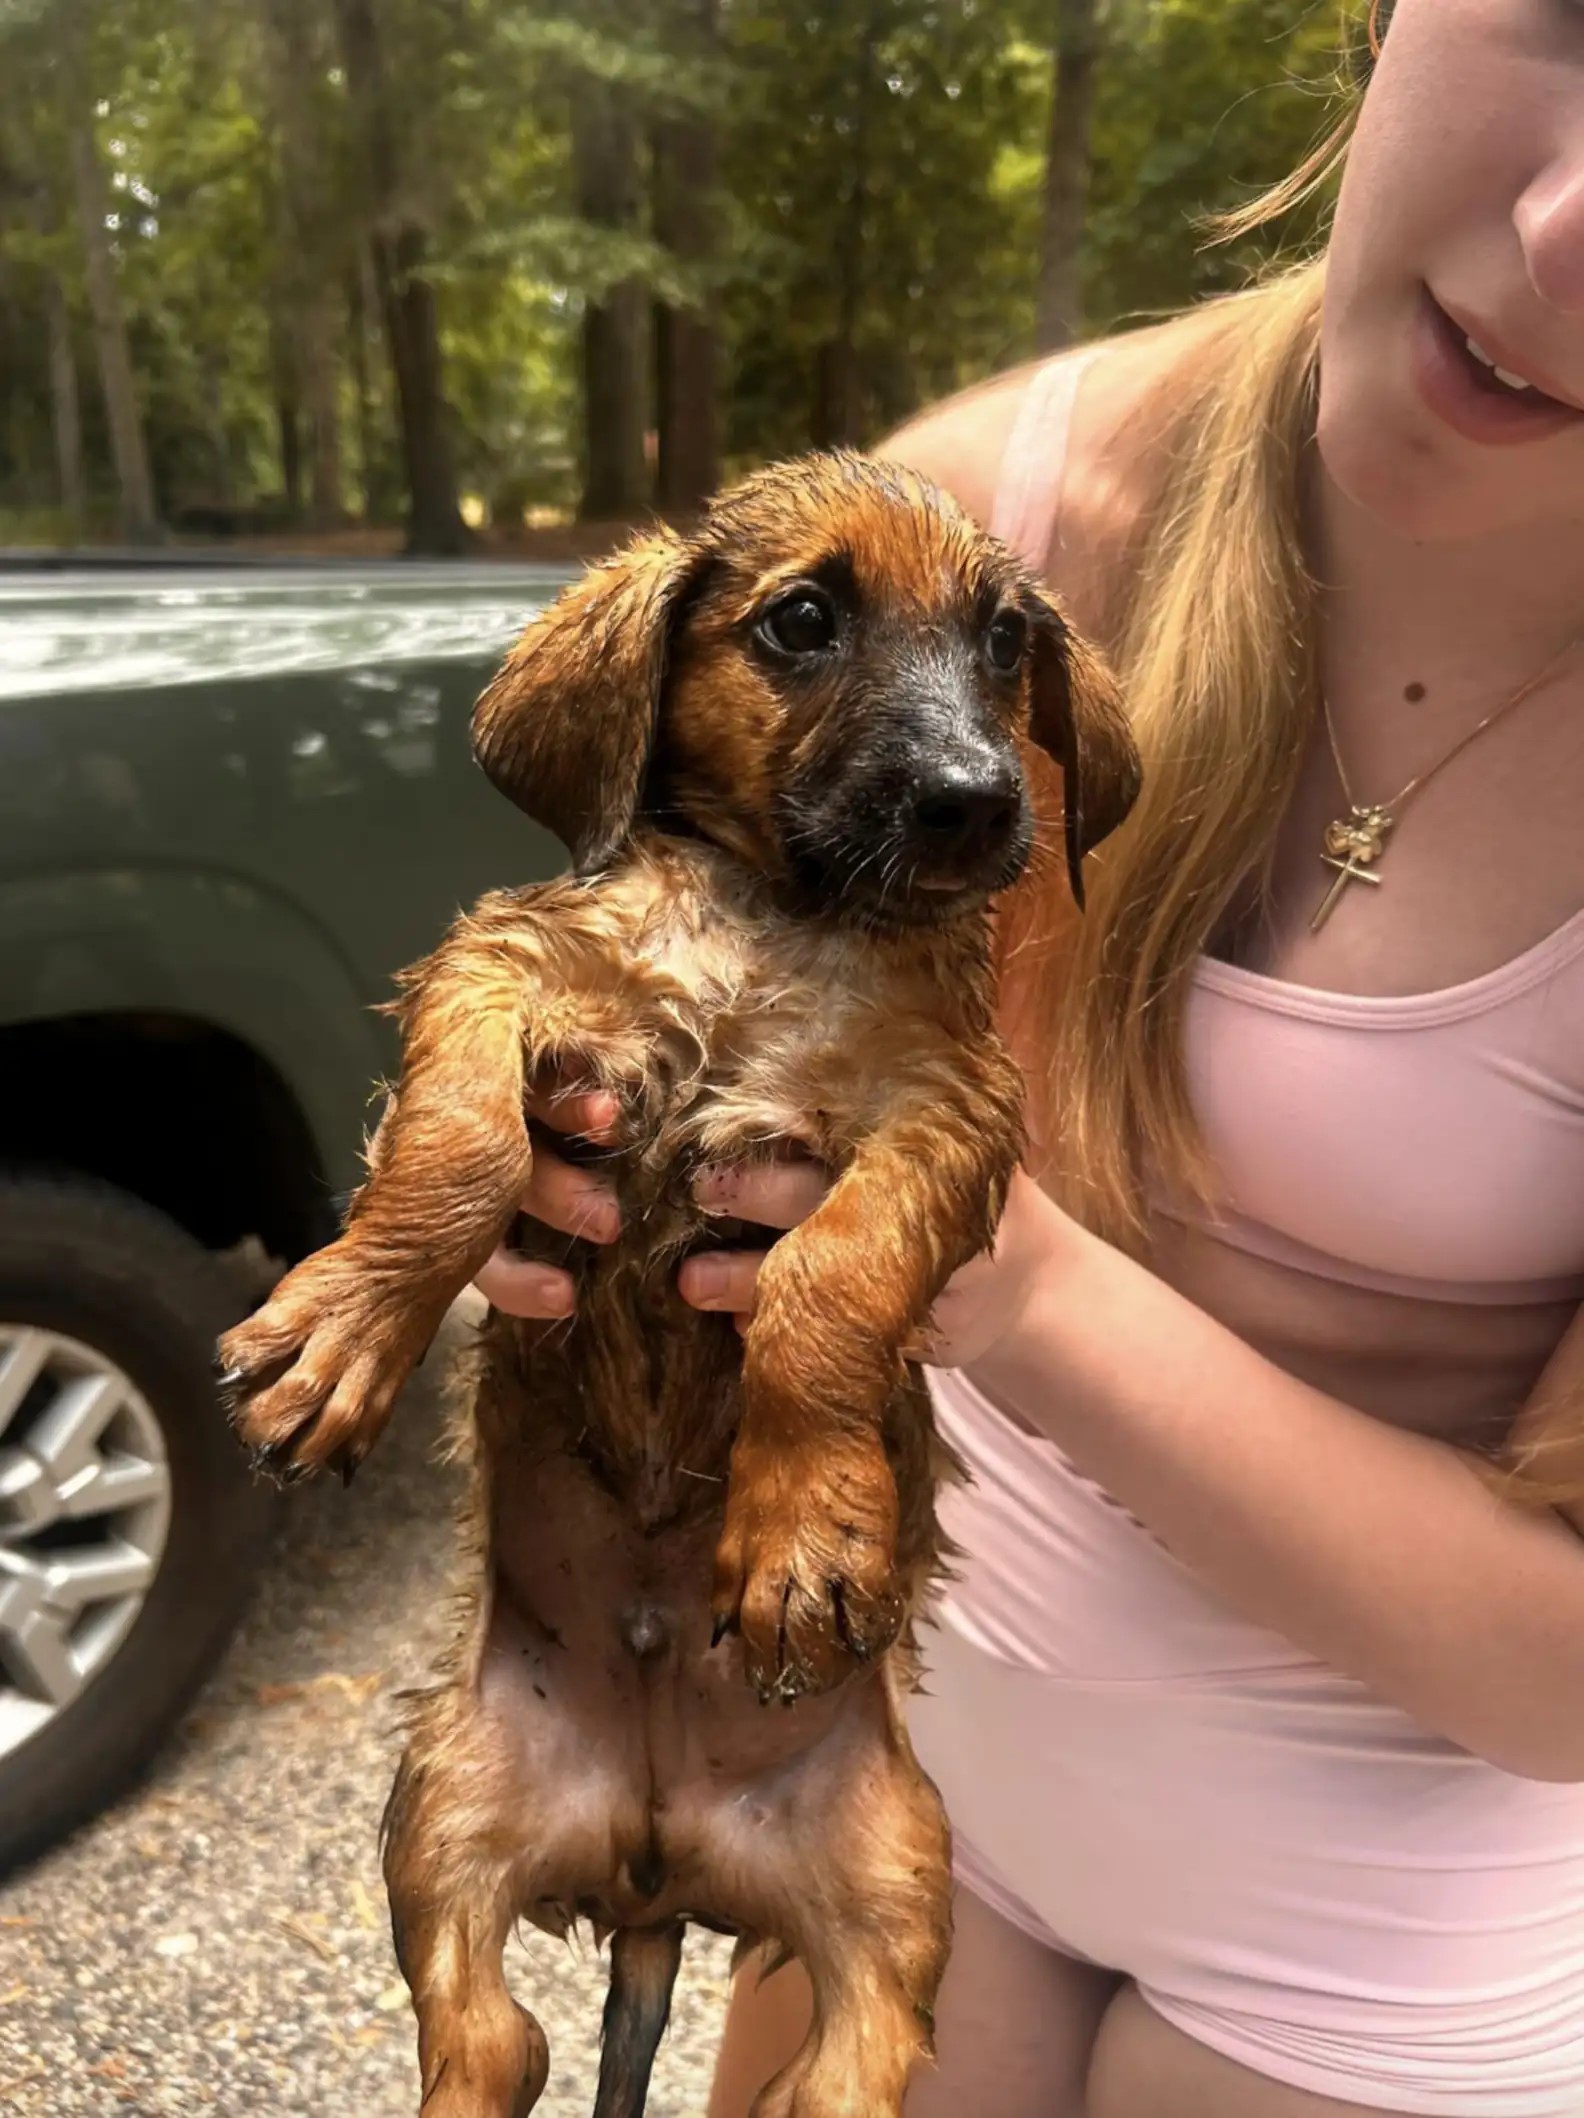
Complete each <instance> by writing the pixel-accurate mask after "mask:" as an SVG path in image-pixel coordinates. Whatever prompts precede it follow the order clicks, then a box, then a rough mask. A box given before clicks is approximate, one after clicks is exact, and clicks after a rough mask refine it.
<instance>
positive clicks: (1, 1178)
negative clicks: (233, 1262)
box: [0, 1169, 275, 1872]
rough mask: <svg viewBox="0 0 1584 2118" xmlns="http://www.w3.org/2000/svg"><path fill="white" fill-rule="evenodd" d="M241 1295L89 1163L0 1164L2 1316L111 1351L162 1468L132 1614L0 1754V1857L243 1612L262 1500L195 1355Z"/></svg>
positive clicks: (210, 1261)
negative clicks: (153, 1438) (142, 1409)
mask: <svg viewBox="0 0 1584 2118" xmlns="http://www.w3.org/2000/svg"><path fill="white" fill-rule="evenodd" d="M246 1306H247V1304H246V1300H245V1297H244V1296H243V1295H242V1293H241V1292H240V1291H239V1289H238V1288H237V1287H236V1286H234V1285H233V1283H232V1281H231V1279H230V1277H229V1275H228V1274H227V1272H226V1270H225V1269H224V1268H223V1267H222V1266H221V1265H220V1264H219V1263H218V1261H217V1260H216V1259H215V1258H214V1257H212V1256H211V1254H210V1253H209V1252H208V1251H206V1250H205V1249H204V1248H203V1247H202V1246H201V1245H200V1244H198V1243H196V1242H195V1241H194V1240H193V1238H192V1237H191V1236H189V1235H188V1234H187V1233H186V1232H185V1230H183V1229H182V1228H180V1227H178V1226H177V1224H176V1223H175V1222H174V1221H172V1220H169V1219H168V1218H167V1217H166V1216H165V1215H164V1214H162V1213H157V1212H155V1211H154V1209H153V1208H151V1207H149V1206H146V1205H144V1204H143V1202H142V1201H141V1200H139V1199H135V1198H133V1197H131V1196H130V1195H129V1194H128V1193H126V1192H122V1191H118V1190H116V1189H114V1188H113V1187H112V1186H110V1185H108V1184H101V1183H99V1182H97V1181H95V1180H94V1179H91V1178H87V1177H77V1176H68V1175H46V1174H40V1173H36V1172H27V1171H18V1170H15V1169H0V1323H6V1324H24V1325H33V1326H36V1327H40V1328H42V1329H44V1330H48V1331H56V1332H60V1333H63V1334H64V1335H66V1336H68V1337H71V1338H74V1339H77V1340H79V1341H80V1342H81V1343H83V1344H84V1345H87V1346H90V1347H91V1348H93V1349H94V1351H95V1352H98V1353H100V1354H103V1355H104V1356H105V1357H106V1358H108V1359H109V1360H111V1361H113V1362H114V1363H115V1365H116V1366H117V1367H118V1368H120V1369H122V1370H123V1371H124V1372H125V1373H126V1374H127V1375H128V1376H129V1377H130V1378H131V1379H132V1381H133V1382H134V1383H135V1384H136V1385H137V1387H138V1389H139V1390H140V1391H141V1393H142V1395H143V1397H144V1398H145V1400H146V1401H147V1403H148V1405H149V1407H150V1409H151V1410H152V1412H153V1414H154V1416H155V1419H156V1420H157V1421H158V1424H159V1427H160V1430H161V1434H162V1436H163V1439H164V1445H165V1451H166V1456H167V1460H168V1464H169V1469H170V1475H171V1516H170V1525H169V1530H168V1533H167V1538H166V1544H165V1549H164V1552H163V1554H162V1556H161V1558H160V1562H159V1568H158V1571H157V1573H156V1574H155V1576H154V1580H153V1582H152V1584H151V1585H150V1587H149V1589H148V1593H147V1597H146V1600H145V1602H144V1604H143V1607H142V1609H141V1611H140V1612H139V1613H138V1616H137V1618H136V1620H135V1621H134V1623H133V1625H132V1627H131V1630H130V1631H129V1632H128V1633H127V1635H126V1638H125V1639H124V1640H123V1641H122V1642H121V1644H120V1646H119V1648H117V1649H116V1651H115V1653H114V1654H113V1655H112V1657H111V1659H110V1660H109V1661H108V1662H107V1663H106V1664H105V1666H104V1667H103V1668H102V1669H101V1670H100V1671H99V1673H98V1674H97V1676H95V1677H94V1678H93V1679H92V1681H91V1682H90V1683H89V1684H88V1685H87V1686H86V1687H85V1689H84V1690H83V1691H82V1692H80V1693H79V1694H78V1696H77V1697H76V1698H75V1699H73V1700H72V1701H71V1703H70V1704H69V1705H67V1706H65V1707H63V1708H62V1709H61V1710H60V1711H59V1712H58V1713H57V1714H56V1715H55V1717H54V1718H53V1720H51V1721H49V1722H47V1723H46V1724H45V1725H44V1726H43V1727H42V1728H40V1729H39V1730H38V1731H37V1732H36V1733H35V1734H33V1735H32V1736H30V1737H28V1738H27V1739H26V1740H25V1741H23V1742H22V1743H21V1744H20V1745H19V1746H18V1747H17V1748H16V1749H14V1750H13V1751H11V1752H10V1754H9V1755H8V1756H6V1757H3V1758H0V1872H3V1871H4V1870H5V1869H7V1868H9V1867H12V1866H14V1865H15V1864H16V1863H17V1862H19V1861H21V1860H23V1859H25V1858H28V1857H30V1856H31V1855H33V1854H36V1853H38V1852H40V1851H42V1850H43V1848H44V1847H46V1846H47V1845H49V1844H50V1843H51V1842H52V1841H53V1840H55V1839H57V1838H59V1837H60V1836H61V1835H62V1834H63V1833H64V1832H65V1831H67V1830H68V1829H70V1828H71V1826H72V1825H74V1824H77V1823H79V1822H81V1821H82V1820H83V1819H84V1818H85V1817H87V1816H89V1815H91V1814H92V1813H93V1812H94V1811H95V1810H97V1809H100V1808H102V1807H103V1806H104V1805H105V1804H106V1803H107V1802H108V1801H109V1800H110V1799H111V1797H112V1796H113V1795H115V1794H117V1793H119V1792H120V1791H121V1789H122V1788H123V1787H124V1786H125V1785H126V1784H127V1782H128V1781H129V1780H130V1779H131V1778H132V1777H133V1775H134V1774H135V1773H136V1772H138V1770H139V1769H140V1768H141V1767H142V1766H144V1765H145V1764H147V1763H148V1761H149V1759H150V1758H151V1757H152V1756H153V1754H154V1752H155V1750H156V1749H157V1748H158V1746H159V1744H160V1742H161V1740H162V1738H163V1737H164V1736H165V1735H166V1734H167V1732H168V1731H169V1730H170V1728H171V1726H172V1724H173V1723H174V1721H175V1720H176V1718H177V1717H178V1715H179V1714H180V1712H181V1710H182V1708H183V1707H184V1706H185V1705H186V1703H187V1701H188V1700H189V1699H190V1697H191V1696H192V1694H193V1692H194V1691H196V1689H197V1687H198V1685H199V1683H200V1682H201V1680H202V1679H203V1677H204V1675H205V1673H206V1672H207V1671H208V1670H209V1668H210V1667H211V1665H212V1664H213V1663H214V1661H215V1660H216V1658H217V1657H218V1655H219V1654H220V1652H221V1650H222V1648H224V1646H225V1645H226V1643H227V1641H228V1640H229V1639H230V1637H231V1635H232V1633H233V1631H234V1630H235V1627H236V1624H237V1621H238V1619H239V1618H240V1617H241V1614H242V1610H243V1607H244V1605H245V1603H246V1600H247V1596H248V1592H249V1590H250V1589H251V1587H252V1586H253V1583H254V1582H255V1580H256V1579H257V1577H258V1573H259V1570H260V1566H261V1563H262V1561H263V1559H264V1556H265V1554H266V1552H267V1550H268V1546H269V1541H270V1534H271V1528H272V1524H273V1520H274V1516H275V1507H274V1500H273V1496H272V1494H271V1493H270V1491H269V1490H268V1489H267V1488H265V1487H263V1486H261V1485H259V1484H258V1483H257V1481H255V1480H254V1478H253V1477H252V1475H251V1473H250V1471H249V1469H248V1465H247V1462H246V1459H245V1457H244V1455H243V1452H242V1450H241V1448H240V1447H239V1446H238V1444H237V1442H236V1440H235V1438H234V1437H233V1435H232V1433H231V1431H230V1428H229V1426H228V1425H227V1423H226V1419H225V1416H224V1413H223V1412H222V1410H221V1409H220V1406H219V1403H218V1400H217V1397H216V1393H215V1385H214V1378H213V1371H212V1366H211V1363H212V1359H213V1351H214V1341H215V1338H216V1335H217V1334H218V1333H219V1332H221V1331H223V1330H224V1329H225V1328H226V1326H227V1325H228V1324H231V1323H233V1322H235V1321H236V1319H237V1317H238V1316H240V1315H241V1314H242V1313H243V1311H244V1309H245V1308H246ZM4 1681H5V1679H4V1674H3V1672H0V1682H4Z"/></svg>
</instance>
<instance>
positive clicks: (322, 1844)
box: [0, 1308, 727, 2118]
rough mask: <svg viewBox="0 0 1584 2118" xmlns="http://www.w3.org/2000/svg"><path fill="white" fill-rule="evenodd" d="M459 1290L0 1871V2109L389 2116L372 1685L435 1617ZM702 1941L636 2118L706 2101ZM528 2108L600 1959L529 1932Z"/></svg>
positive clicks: (421, 1644)
mask: <svg viewBox="0 0 1584 2118" xmlns="http://www.w3.org/2000/svg"><path fill="white" fill-rule="evenodd" d="M465 1329H466V1312H465V1311H462V1310H461V1309H460V1308H459V1312H458V1313H457V1314H454V1315H453V1317H452V1319H451V1322H450V1324H449V1325H448V1326H447V1332H446V1335H445V1336H444V1337H443V1338H442V1340H441V1343H440V1345H439V1346H438V1347H437V1348H436V1352H435V1353H434V1354H433V1355H431V1357H430V1359H429V1361H428V1362H427V1363H426V1364H425V1368H424V1371H423V1373H422V1375H421V1376H420V1377H419V1379H418V1380H417V1381H416V1382H415V1383H414V1384H413V1386H412V1387H411V1389H410V1390H409V1392H408V1400H407V1402H406V1403H405V1404H404V1405H403V1406H402V1407H401V1408H400V1410H399V1412H398V1415H397V1417H396V1419H395V1420H394V1421H393V1423H392V1426H391V1429H390V1431H389V1432H388V1433H387V1435H386V1437H385V1440H384V1442H383V1444H382V1445H381V1447H380V1449H379V1450H377V1451H376V1453H375V1454H374V1456H373V1457H372V1458H371V1459H370V1461H369V1463H368V1465H367V1467H366V1468H365V1469H364V1471H363V1473H362V1475H361V1476H360V1477H359V1479H358V1482H357V1484H356V1486H354V1487H353V1488H352V1490H351V1491H350V1492H343V1491H342V1489H341V1487H340V1486H339V1484H334V1483H332V1484H329V1485H321V1484H317V1483H316V1484H315V1485H312V1486H309V1487H305V1488H299V1489H297V1490H296V1491H294V1492H293V1493H292V1494H291V1496H290V1499H289V1503H288V1507H287V1512H286V1521H285V1527H284V1531H283V1534H282V1538H281V1543H280V1548H279V1551H278V1553H277V1555H276V1559H275V1563H274V1565H273V1567H272V1568H271V1570H270V1572H269V1575H268V1577H267V1579H266V1580H265V1581H264V1583H263V1584H262V1587H261V1590H260V1594H259V1596H258V1599H257V1601H256V1603H255V1604H254V1607H253V1609H252V1611H251V1613H250V1615H249V1618H248V1621H247V1624H246V1626H245V1628H244V1630H243V1632H242V1633H241V1635H240V1636H239V1638H238V1639H237V1641H236V1643H235V1644H234V1646H233V1648H232V1649H231V1652H230V1653H229V1654H228V1655H227V1657H226V1659H225V1661H224V1663H223V1664H222V1665H221V1667H220V1669H219V1670H218V1671H217V1673H216V1674H215V1676H214V1677H213V1679H212V1680H211V1681H210V1683H209V1684H208V1686H207V1687H206V1688H205V1690H204V1692H203V1694H202V1696H201V1697H200V1699H199V1700H198V1702H197V1704H196V1705H195V1706H194V1708H193V1710H192V1711H191V1713H189V1715H188V1716H187V1719H186V1721H185V1722H184V1723H183V1725H182V1727H181V1729H180V1731H179V1732H178V1733H177V1734H176V1736H175V1737H174V1738H173V1739H172V1740H171V1741H170V1742H169V1743H168V1744H167V1745H166V1747H165V1750H164V1752H163V1754H162V1755H161V1757H160V1759H159V1762H158V1764H157V1766H156V1768H155V1770H154V1772H153V1773H152V1774H151V1775H150V1777H149V1778H148V1780H147V1781H146V1782H145V1783H144V1784H143V1786H142V1787H140V1788H139V1789H138V1790H137V1792H136V1793H134V1794H133V1795H131V1796H130V1797H129V1798H128V1799H127V1800H125V1801H124V1802H122V1803H121V1804H120V1805H119V1806H118V1807H117V1808H116V1809H115V1810H113V1811H112V1812H111V1813H110V1814H108V1815H106V1816H103V1817H101V1818H99V1819H98V1820H97V1821H96V1822H94V1823H93V1824H91V1825H90V1826H88V1827H87V1828H86V1829H84V1830H83V1831H81V1832H79V1833H78V1834H77V1835H76V1837H75V1838H73V1839H72V1840H71V1841H70V1842H69V1843H68V1844H66V1845H65V1846H63V1847H61V1848H59V1849H58V1850H57V1851H56V1852H54V1853H53V1854H51V1855H49V1856H48V1857H47V1858H46V1859H44V1860H43V1861H41V1862H40V1863H38V1864H37V1865H36V1866H35V1867H33V1868H32V1869H30V1870H29V1871H27V1872H26V1873H25V1874H24V1875H22V1876H21V1877H19V1878H17V1879H15V1880H14V1881H13V1882H12V1884H11V1885H10V1886H9V1887H8V1888H7V1889H5V1890H4V1891H0V2118H19V2114H20V2118H90V2114H92V2118H101V2114H104V2118H125V2114H126V2113H127V2112H129V2111H131V2112H147V2113H149V2114H151V2118H153V2114H156V2113H157V2114H159V2118H167V2114H169V2118H177V2114H180V2118H189V2114H191V2118H198V2114H207V2113H220V2114H223V2118H308V2114H312V2118H354V2114H355V2118H414V2114H415V2113H416V2111H417V2105H418V2088H417V2080H418V2076H417V2068H416V2064H415V2059H414V2037H413V2026H412V2017H411V2014H410V2012H409V2009H408V2004H407V1995H406V1989H405V1988H404V1987H403V1986H402V1985H401V1983H400V1980H399V1978H398V1976H397V1972H396V1964H395V1960H394V1958H393V1956H392V1954H391V1945H390V1936H389V1931H388V1929H387V1926H386V1919H385V1900H384V1891H383V1886H382V1884H381V1881H380V1874H379V1861H378V1854H377V1849H376V1843H375V1840H376V1832H377V1828H378V1824H379V1816H380V1810H381V1808H382V1806H383V1804H384V1800H385V1795H386V1792H387V1789H388V1788H389V1785H390V1780H391V1774H392V1770H393V1768H394V1764H395V1758H396V1752H397V1747H398V1745H397V1738H396V1710H395V1705H394V1694H395V1693H396V1692H397V1691H398V1690H400V1689H401V1687H402V1686H404V1685H406V1684H410V1683H412V1682H413V1681H414V1680H415V1679H418V1678H421V1677H422V1676H423V1675H424V1674H425V1672H426V1670H427V1666H428V1663H429V1660H430V1658H431V1657H432V1655H433V1654H434V1652H435V1650H436V1649H437V1648H438V1647H439V1646H440V1644H441V1643H442V1641H443V1639H444V1636H445V1627H446V1614H445V1597H444V1590H445V1586H446V1583H447V1581H448V1578H449V1568H450V1555H451V1522H452V1511H451V1499H452V1494H453V1491H454V1486H455V1479H454V1474H453V1473H452V1472H450V1471H449V1470H448V1469H446V1468H444V1467H441V1466H439V1465H438V1464H437V1463H436V1461H435V1444H436V1440H437V1437H438V1433H439V1428H440V1414H439V1409H438V1403H437V1391H436V1383H437V1381H438V1379H439V1377H440V1375H441V1373H442V1372H443V1367H444V1360H443V1355H444V1352H445V1350H446V1348H447V1346H454V1345H455V1344H456V1342H457V1339H458V1337H459V1335H460V1334H461V1332H462V1331H464V1330H465ZM725 1947H726V1945H725V1944H722V1943H720V1942H718V1941H714V1940H712V1939H710V1938H708V1937H704V1936H699V1935H693V1936H690V1937H689V1945H688V1955H687V1960H686V1963H685V1964H684V1968H683V1974H682V1979H681V1982H680V1983H679V1985H678V1988H677V1995H676V2004H675V2007H674V2009H673V2014H672V2028H671V2034H670V2036H669V2037H668V2039H667V2041H666V2044H665V2046H664V2047H663V2048H662V2051H661V2055H660V2062H659V2066H658V2067H657V2069H656V2074H655V2083H654V2088H653V2091H652V2093H651V2096H650V2102H649V2109H650V2114H651V2118H703V2109H704V2102H705V2096H706V2085H707V2081H708V2075H709V2068H710V2065H711V2062H712V2059H713V2055H714V2048H715V2041H716V2037H717V2034H718V2029H719V2024H720V2019H721V2013H722V2008H723V2004H724V1999H725V1991H726V1961H727V1959H726V1953H725ZM508 1969H509V1972H510V1975H511V1978H512V1982H513V1984H514V1985H515V1987H516V1988H517V1990H518V1992H519V1993H520V1994H521V1996H522V1998H523V1999H524V2000H525V2001H527V2002H528V2003H529V2004H530V2005H531V2006H532V2008H533V2010H534V2012H535V2013H536V2014H537V2015H538V2016H539V2018H540V2020H541V2021H542V2022H543V2023H544V2026H545V2029H546V2031H547V2032H548V2034H549V2037H550V2044H551V2074H550V2085H549V2088H548V2089H547V2091H546V2093H545V2096H544V2099H543V2101H542V2102H541V2103H540V2105H539V2107H538V2110H537V2111H536V2112H535V2118H588V2113H589V2111H590V2110H591V2109H592V2106H593V2100H594V2079H595V2073H596V2070H597V2057H596V2053H597V2034H598V2025H599V2017H600V2009H601V2007H602V2006H603V2003H604V1993H605V1983H606V1966H605V1962H604V1959H603V1958H599V1957H596V1956H595V1954H594V1950H593V1947H592V1944H591V1943H584V1944H583V1945H581V1946H574V1947H573V1948H571V1949H568V1948H567V1947H566V1946H564V1945H563V1944H561V1943H558V1942H553V1941H551V1940H549V1939H548V1938H547V1937H545V1936H542V1935H540V1934H538V1933H537V1932H535V1933H533V1934H531V1935H530V1936H529V1937H528V1939H527V1941H526V1943H525V1944H523V1943H514V1944H513V1946H512V1951H511V1956H510V1958H509V1962H508Z"/></svg>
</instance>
